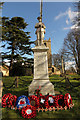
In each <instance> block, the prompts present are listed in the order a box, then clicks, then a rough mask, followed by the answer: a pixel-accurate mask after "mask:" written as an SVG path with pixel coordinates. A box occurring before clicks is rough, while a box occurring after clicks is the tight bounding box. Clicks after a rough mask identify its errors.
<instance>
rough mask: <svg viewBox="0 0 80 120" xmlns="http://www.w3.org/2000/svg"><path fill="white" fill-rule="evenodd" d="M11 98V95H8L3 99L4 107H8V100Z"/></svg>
mask: <svg viewBox="0 0 80 120" xmlns="http://www.w3.org/2000/svg"><path fill="white" fill-rule="evenodd" d="M10 96H11V93H7V94H5V95H4V96H3V97H2V107H4V108H5V107H7V105H8V104H7V102H8V98H9V97H10Z"/></svg>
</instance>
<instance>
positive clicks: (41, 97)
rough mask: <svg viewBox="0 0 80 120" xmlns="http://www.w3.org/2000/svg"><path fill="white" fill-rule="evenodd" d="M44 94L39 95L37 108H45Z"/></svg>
mask: <svg viewBox="0 0 80 120" xmlns="http://www.w3.org/2000/svg"><path fill="white" fill-rule="evenodd" d="M45 101H46V96H44V95H42V96H40V97H39V103H40V104H39V108H46V106H45Z"/></svg>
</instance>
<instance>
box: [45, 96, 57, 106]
mask: <svg viewBox="0 0 80 120" xmlns="http://www.w3.org/2000/svg"><path fill="white" fill-rule="evenodd" d="M45 106H46V108H50V107H53V106H55V96H53V95H48V96H47V97H46V102H45Z"/></svg>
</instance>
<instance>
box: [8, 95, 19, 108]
mask: <svg viewBox="0 0 80 120" xmlns="http://www.w3.org/2000/svg"><path fill="white" fill-rule="evenodd" d="M16 100H17V96H16V95H11V96H9V98H8V102H7V103H8V107H15V106H16Z"/></svg>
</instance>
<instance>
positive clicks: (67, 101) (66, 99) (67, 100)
mask: <svg viewBox="0 0 80 120" xmlns="http://www.w3.org/2000/svg"><path fill="white" fill-rule="evenodd" d="M64 103H65V106H67V107H69V105H70V104H72V98H71V95H70V94H69V93H66V94H65V96H64Z"/></svg>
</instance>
